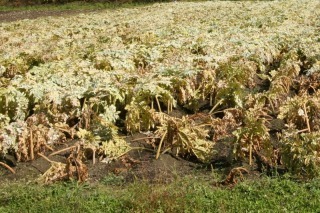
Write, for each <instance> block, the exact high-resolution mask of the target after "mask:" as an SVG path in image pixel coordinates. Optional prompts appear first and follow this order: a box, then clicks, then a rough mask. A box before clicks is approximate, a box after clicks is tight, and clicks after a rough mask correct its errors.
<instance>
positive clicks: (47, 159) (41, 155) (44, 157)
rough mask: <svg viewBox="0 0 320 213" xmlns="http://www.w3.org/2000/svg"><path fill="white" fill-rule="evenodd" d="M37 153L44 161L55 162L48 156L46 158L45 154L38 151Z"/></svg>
mask: <svg viewBox="0 0 320 213" xmlns="http://www.w3.org/2000/svg"><path fill="white" fill-rule="evenodd" d="M38 155H39V156H40V157H43V159H45V160H46V161H48V162H50V163H55V161H52V160H50V159H49V158H47V157H46V156H45V155H43V154H41V153H38Z"/></svg>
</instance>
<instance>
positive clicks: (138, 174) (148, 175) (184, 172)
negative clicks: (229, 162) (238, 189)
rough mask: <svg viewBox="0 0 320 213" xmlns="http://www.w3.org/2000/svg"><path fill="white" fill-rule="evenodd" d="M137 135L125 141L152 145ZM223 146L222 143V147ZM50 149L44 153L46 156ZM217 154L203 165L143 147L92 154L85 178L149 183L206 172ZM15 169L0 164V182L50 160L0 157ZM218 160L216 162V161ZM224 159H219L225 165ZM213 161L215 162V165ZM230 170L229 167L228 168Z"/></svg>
mask: <svg viewBox="0 0 320 213" xmlns="http://www.w3.org/2000/svg"><path fill="white" fill-rule="evenodd" d="M139 138H145V135H143V134H136V135H134V136H130V137H127V141H128V142H130V141H134V142H131V146H133V147H145V148H149V149H152V146H151V145H150V144H148V143H146V140H145V139H142V140H141V141H139ZM74 143H75V141H69V142H68V143H66V144H63V145H59V146H56V147H55V151H56V150H61V149H63V148H65V147H70V146H72V145H73V144H74ZM223 148H225V147H223ZM50 153H51V152H48V153H45V155H46V156H49V155H50ZM220 153H221V154H222V155H224V154H223V153H226V150H220ZM69 154H70V153H68V151H66V152H64V153H59V154H57V155H54V156H49V157H48V158H49V159H50V160H52V161H55V162H61V163H66V160H67V157H68V156H69ZM222 155H219V156H218V155H217V156H215V159H213V161H212V165H203V164H201V163H198V162H195V161H193V160H192V159H183V158H181V157H179V156H174V155H172V154H170V153H167V154H163V155H161V156H160V158H159V159H155V152H152V151H147V150H143V149H141V150H140V149H134V150H131V151H130V152H129V153H128V154H126V155H124V156H122V157H120V158H119V159H117V160H115V161H112V162H109V163H106V162H103V161H100V160H99V159H98V158H96V163H95V164H93V161H92V159H86V160H84V163H85V164H86V166H87V168H88V173H89V179H88V181H89V182H97V181H101V180H102V179H103V178H105V177H106V176H108V175H118V176H121V177H123V178H124V180H125V181H126V182H133V181H135V180H144V181H147V182H150V183H170V182H172V181H173V180H175V179H176V178H177V177H184V176H188V175H193V174H197V176H201V175H208V174H209V173H210V172H211V169H212V168H213V167H215V168H219V166H220V163H221V159H222V161H224V159H226V156H222ZM2 162H5V163H6V164H8V165H9V166H11V167H12V168H13V169H14V170H15V172H16V173H15V174H13V173H11V172H10V171H9V170H8V169H6V168H4V167H1V166H0V183H1V182H3V181H8V180H10V181H26V182H29V181H35V180H36V179H37V178H39V177H40V175H41V174H43V173H45V172H46V171H47V170H48V169H49V168H50V166H51V164H50V162H48V161H47V160H45V159H44V158H42V157H38V158H36V159H35V160H33V161H29V162H16V160H15V158H14V156H11V155H10V154H8V155H6V158H5V159H3V160H2ZM217 162H218V163H217ZM225 163H226V162H223V164H224V166H225ZM215 164H216V165H215ZM229 170H230V169H229Z"/></svg>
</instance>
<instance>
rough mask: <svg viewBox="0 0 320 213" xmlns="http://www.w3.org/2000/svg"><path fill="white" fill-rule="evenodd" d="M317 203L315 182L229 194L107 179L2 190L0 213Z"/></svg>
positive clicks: (183, 182)
mask: <svg viewBox="0 0 320 213" xmlns="http://www.w3.org/2000/svg"><path fill="white" fill-rule="evenodd" d="M209 182H210V181H209ZM119 183H123V184H119ZM319 200H320V182H319V180H313V181H311V182H305V183H297V182H295V181H292V180H290V179H278V178H275V179H271V178H263V179H262V180H257V181H245V182H243V183H240V184H238V185H237V186H235V187H234V188H232V189H230V188H225V187H214V186H212V185H210V184H209V183H208V181H205V180H201V179H200V180H199V179H197V178H190V177H189V178H183V179H178V180H176V181H175V182H174V183H171V184H167V185H162V184H157V185H151V184H148V183H146V182H141V181H138V182H136V183H130V184H125V185H124V182H123V179H122V178H121V177H120V178H119V179H117V178H116V177H115V176H112V177H106V179H105V180H104V181H101V182H100V183H98V184H94V185H77V184H76V183H60V184H54V185H51V186H39V185H35V184H24V183H11V184H3V185H2V186H1V192H0V212H320V203H319Z"/></svg>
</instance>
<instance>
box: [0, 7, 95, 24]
mask: <svg viewBox="0 0 320 213" xmlns="http://www.w3.org/2000/svg"><path fill="white" fill-rule="evenodd" d="M93 11H97V10H63V11H55V10H53V11H52V10H51V11H50V10H38V11H37V10H26V11H0V23H3V22H13V21H18V20H22V19H36V18H40V17H47V16H71V15H77V14H79V13H89V12H93Z"/></svg>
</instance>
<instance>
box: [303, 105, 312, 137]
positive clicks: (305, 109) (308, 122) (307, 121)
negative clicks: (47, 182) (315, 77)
mask: <svg viewBox="0 0 320 213" xmlns="http://www.w3.org/2000/svg"><path fill="white" fill-rule="evenodd" d="M303 110H304V114H305V118H306V123H307V127H308V132H311V128H310V121H309V117H308V114H307V106H306V103H305V104H304V105H303Z"/></svg>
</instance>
